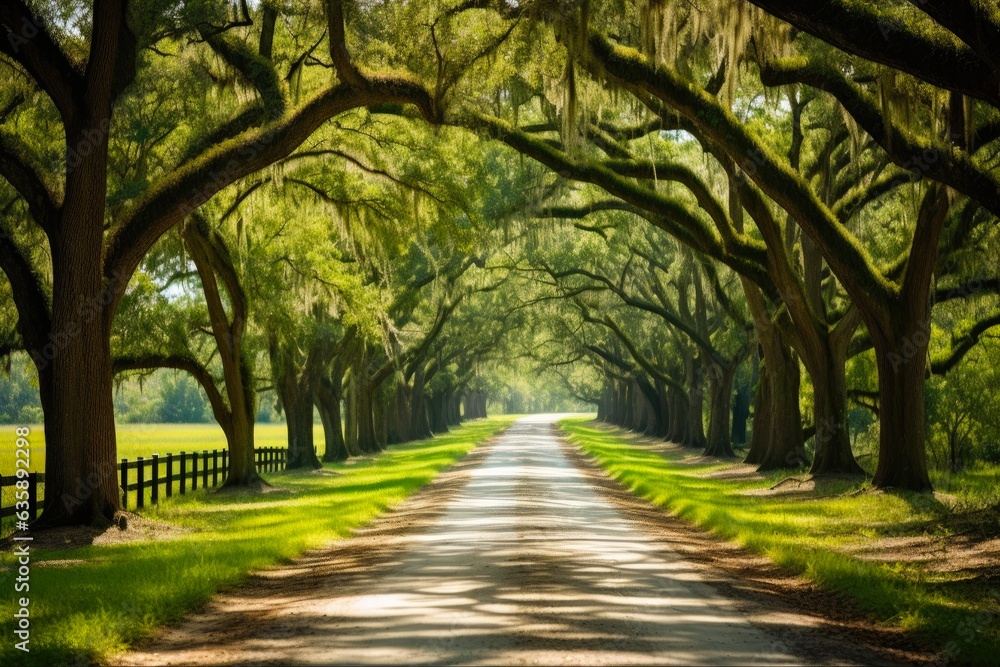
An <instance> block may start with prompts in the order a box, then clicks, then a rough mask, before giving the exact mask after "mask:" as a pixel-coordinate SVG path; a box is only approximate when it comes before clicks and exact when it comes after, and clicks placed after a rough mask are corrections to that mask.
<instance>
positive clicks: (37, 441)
mask: <svg viewBox="0 0 1000 667" xmlns="http://www.w3.org/2000/svg"><path fill="white" fill-rule="evenodd" d="M14 428H15V426H13V425H7V424H3V425H0V475H12V474H13V473H14V439H15V436H14ZM29 428H30V429H31V435H30V436H29V438H28V441H29V442H30V443H31V470H35V471H38V472H44V470H45V430H44V429H43V428H42V427H41V426H40V425H36V426H30V427H29ZM117 430H118V458H119V459H128V460H130V461H132V460H134V459H135V458H136V457H137V456H144V457H149V456H150V455H152V454H167V453H171V454H176V453H179V452H200V451H204V450H206V449H207V450H209V451H211V450H213V449H220V450H221V449H225V448H226V436H225V435H224V434H223V433H222V429H221V428H219V425H218V424H216V423H211V424H121V425H119V426H118V429H117ZM287 434H288V429H287V428H285V424H283V423H280V424H257V425H256V426H255V427H254V440H255V444H256V446H257V447H287V446H288V440H287ZM313 434H314V436H315V441H316V448H317V449H318V450H319V452H320V454H322V453H323V427H322V426H320V425H319V424H317V425H315V426H313Z"/></svg>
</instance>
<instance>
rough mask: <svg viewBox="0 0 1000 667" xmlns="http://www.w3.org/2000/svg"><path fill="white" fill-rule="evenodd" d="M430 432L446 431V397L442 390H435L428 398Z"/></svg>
mask: <svg viewBox="0 0 1000 667" xmlns="http://www.w3.org/2000/svg"><path fill="white" fill-rule="evenodd" d="M429 407H430V413H431V414H430V416H431V432H433V433H447V432H448V397H447V396H446V395H445V393H444V392H443V391H435V392H433V393H432V394H431V400H430V406H429Z"/></svg>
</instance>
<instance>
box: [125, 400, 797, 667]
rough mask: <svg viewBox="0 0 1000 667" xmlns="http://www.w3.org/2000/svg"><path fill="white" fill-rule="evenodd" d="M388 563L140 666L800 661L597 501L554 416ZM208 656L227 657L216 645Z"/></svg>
mask: <svg viewBox="0 0 1000 667" xmlns="http://www.w3.org/2000/svg"><path fill="white" fill-rule="evenodd" d="M398 539H402V540H404V541H405V544H404V545H402V546H403V548H402V549H400V550H399V551H398V553H396V554H395V555H394V556H393V557H392V558H391V559H390V560H389V561H388V562H386V563H383V564H381V565H380V566H378V567H374V568H370V569H369V570H367V571H364V572H362V573H360V574H358V573H352V574H351V576H349V577H346V578H344V579H343V580H338V578H337V577H336V576H326V577H323V578H322V580H317V581H316V588H315V590H313V591H309V593H308V594H302V595H299V596H298V597H296V598H295V599H294V601H292V602H291V603H289V602H288V601H282V604H280V605H275V606H274V607H273V608H268V606H267V605H266V604H260V606H259V609H260V613H266V614H268V615H269V616H270V622H269V623H268V624H267V625H266V626H265V627H262V628H261V629H260V630H255V631H254V633H253V634H252V635H250V636H246V637H242V638H240V639H239V640H238V641H227V639H226V638H225V637H209V638H206V637H198V636H195V635H192V634H191V632H190V631H188V632H187V634H186V636H175V637H173V638H171V640H170V641H168V642H163V643H161V644H158V645H154V646H151V647H150V648H149V650H150V651H151V653H149V654H146V656H145V658H143V657H142V656H139V655H137V656H126V659H127V660H129V659H131V658H135V659H137V660H139V661H142V660H143V659H147V660H149V661H159V662H178V663H191V662H197V663H201V664H221V663H224V662H228V663H231V662H252V663H256V664H260V663H272V662H273V663H286V662H293V663H330V662H335V663H369V664H371V663H378V664H386V663H395V664H408V663H424V664H454V663H465V664H538V663H541V664H553V663H558V664H622V663H634V664H665V663H668V664H669V663H674V664H733V663H737V664H751V663H755V664H791V663H794V664H800V663H802V662H806V661H808V657H807V656H802V655H796V654H794V653H793V652H792V651H791V650H790V649H789V648H788V647H786V646H785V645H784V644H783V642H782V641H781V640H780V634H778V633H776V632H775V630H776V629H777V628H772V629H771V630H770V631H768V630H765V629H764V627H763V623H759V622H758V623H754V622H751V619H750V617H748V616H747V615H746V614H745V613H744V612H742V611H740V609H738V608H737V607H736V606H735V605H734V604H733V603H732V602H730V601H729V600H727V599H726V598H725V597H723V596H722V595H720V594H719V593H718V592H717V591H716V590H715V589H714V588H713V587H712V586H710V585H709V584H708V583H706V582H705V581H704V580H703V575H701V574H700V573H699V572H698V571H697V570H696V569H695V568H694V566H692V565H691V564H689V563H687V562H685V561H684V560H682V559H681V558H680V557H679V556H677V555H676V554H673V553H672V552H669V551H665V550H664V549H663V547H662V545H659V544H657V543H656V541H655V540H652V539H650V538H649V536H647V535H645V534H644V533H643V532H642V530H641V529H640V528H638V527H637V526H636V525H634V524H633V523H631V522H630V521H629V520H627V519H626V518H624V517H622V516H621V514H620V513H619V512H618V510H616V509H615V508H614V507H612V506H611V505H610V504H609V503H608V502H607V501H606V500H604V499H603V498H601V497H600V496H599V495H598V492H597V491H596V490H595V488H594V487H593V485H592V484H591V483H590V482H589V481H588V480H587V478H586V476H585V475H584V474H583V473H582V472H581V471H579V470H578V469H576V468H575V467H574V466H573V465H572V464H571V463H570V462H569V460H568V459H567V458H566V457H565V455H564V454H563V452H562V450H561V447H560V445H559V443H558V441H557V439H556V438H555V437H554V435H553V433H552V428H551V425H550V420H549V419H546V418H544V417H543V418H529V419H525V420H522V421H519V422H518V423H517V424H515V425H514V426H513V427H512V428H511V429H510V430H509V431H508V432H507V434H506V435H505V436H504V437H503V439H502V440H501V441H500V442H498V443H497V444H496V445H495V446H494V448H493V449H492V451H491V452H490V453H489V455H488V456H487V457H486V459H485V462H484V463H483V464H482V465H481V466H480V467H478V468H476V469H474V470H472V471H471V474H470V475H469V481H468V483H467V485H466V486H465V487H464V489H462V490H461V492H460V493H459V494H458V495H457V496H456V497H455V498H453V499H452V500H451V501H450V504H449V505H448V506H447V509H446V511H445V512H444V513H443V515H442V516H441V517H440V518H439V519H438V520H437V521H435V522H434V523H433V524H432V525H431V526H430V527H429V528H428V529H427V530H423V531H419V532H416V533H415V534H411V535H408V536H405V537H402V538H398ZM213 647H217V648H223V649H224V650H223V651H213Z"/></svg>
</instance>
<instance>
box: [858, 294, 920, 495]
mask: <svg viewBox="0 0 1000 667" xmlns="http://www.w3.org/2000/svg"><path fill="white" fill-rule="evenodd" d="M900 310H901V309H897V312H895V313H890V315H889V317H888V318H886V319H887V320H888V322H885V323H884V328H876V327H870V328H869V330H870V332H871V333H872V342H873V343H874V347H875V360H876V364H877V366H878V389H879V456H878V467H877V469H876V470H875V477H874V478H873V479H872V484H873V485H874V486H876V487H895V488H900V489H909V490H912V491H929V490H931V488H932V487H931V480H930V475H929V474H928V471H927V452H926V417H925V406H924V374H925V372H926V358H927V345H928V343H929V340H930V330H929V329H930V325H929V322H930V320H929V312H928V313H927V314H926V315H925V314H922V313H918V314H917V316H916V317H914V316H913V315H909V316H908V315H907V314H905V313H903V312H900ZM928 310H929V309H928Z"/></svg>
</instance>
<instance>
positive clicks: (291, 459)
mask: <svg viewBox="0 0 1000 667" xmlns="http://www.w3.org/2000/svg"><path fill="white" fill-rule="evenodd" d="M288 400H290V402H291V403H290V404H289V403H285V402H284V400H283V401H282V403H283V404H284V407H285V421H286V422H287V425H288V457H287V461H286V464H285V467H286V468H287V469H294V468H312V469H316V468H321V467H323V464H322V463H320V462H319V459H318V458H317V457H316V446H315V443H314V441H313V401H312V395H311V393H309V392H305V391H301V390H300V389H299V390H296V391H295V392H294V394H293V395H292V396H290V397H289V399H288Z"/></svg>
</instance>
